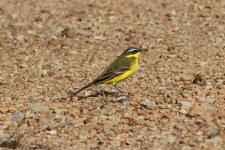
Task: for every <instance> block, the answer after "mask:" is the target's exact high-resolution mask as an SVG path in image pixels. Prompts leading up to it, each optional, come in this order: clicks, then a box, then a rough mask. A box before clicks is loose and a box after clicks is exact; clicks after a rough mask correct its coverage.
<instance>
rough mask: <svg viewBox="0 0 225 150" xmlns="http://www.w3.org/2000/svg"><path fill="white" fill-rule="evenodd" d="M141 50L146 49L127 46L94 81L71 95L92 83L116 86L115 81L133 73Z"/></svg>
mask: <svg viewBox="0 0 225 150" xmlns="http://www.w3.org/2000/svg"><path fill="white" fill-rule="evenodd" d="M143 51H147V49H142V48H136V47H128V48H127V49H126V50H125V51H124V52H123V53H122V54H121V55H120V56H119V57H118V58H117V59H116V60H114V61H113V62H112V63H111V64H110V65H109V66H108V67H107V68H106V69H105V70H104V71H103V72H102V73H101V74H100V75H99V76H98V77H97V78H96V79H95V80H94V81H92V82H91V83H89V84H88V85H86V86H84V87H82V88H81V89H79V90H78V91H76V92H75V93H72V95H73V96H74V95H77V94H78V93H80V92H81V91H83V90H85V89H86V88H88V87H90V86H92V85H99V84H112V85H113V86H114V87H116V83H118V82H120V81H122V80H125V79H126V78H128V77H129V76H131V75H132V74H134V72H135V71H136V70H137V67H138V56H139V54H140V52H143ZM116 88H117V87H116ZM117 89H118V88H117ZM118 90H119V89H118ZM119 91H120V90H119Z"/></svg>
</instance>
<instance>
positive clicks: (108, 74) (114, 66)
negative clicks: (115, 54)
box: [93, 58, 133, 84]
mask: <svg viewBox="0 0 225 150" xmlns="http://www.w3.org/2000/svg"><path fill="white" fill-rule="evenodd" d="M132 62H133V58H118V59H116V60H115V61H114V62H113V63H111V64H110V65H109V66H108V67H107V68H106V69H105V70H104V71H103V72H102V73H101V74H100V75H99V76H98V77H97V78H96V79H95V80H94V81H93V84H98V83H102V82H104V81H107V80H110V79H113V78H115V77H116V76H118V75H121V74H123V73H125V72H126V71H128V70H129V69H130V67H131V66H132Z"/></svg>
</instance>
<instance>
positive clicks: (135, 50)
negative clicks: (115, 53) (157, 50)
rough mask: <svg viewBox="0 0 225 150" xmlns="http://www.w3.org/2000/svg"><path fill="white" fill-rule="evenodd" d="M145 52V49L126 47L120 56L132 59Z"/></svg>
mask: <svg viewBox="0 0 225 150" xmlns="http://www.w3.org/2000/svg"><path fill="white" fill-rule="evenodd" d="M144 51H147V49H143V48H136V47H128V48H127V49H126V50H125V51H124V52H123V53H122V55H124V56H127V57H132V56H138V55H139V53H140V52H144Z"/></svg>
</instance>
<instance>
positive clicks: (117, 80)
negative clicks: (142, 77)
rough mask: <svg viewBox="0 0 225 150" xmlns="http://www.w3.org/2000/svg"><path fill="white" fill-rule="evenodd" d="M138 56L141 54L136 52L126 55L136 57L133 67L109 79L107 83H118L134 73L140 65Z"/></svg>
mask: <svg viewBox="0 0 225 150" xmlns="http://www.w3.org/2000/svg"><path fill="white" fill-rule="evenodd" d="M138 56H139V53H136V54H130V55H128V56H126V57H127V58H130V57H132V58H135V59H134V61H133V62H132V64H131V67H130V68H131V69H130V70H129V71H127V72H125V73H123V74H121V75H119V76H117V77H115V78H113V79H111V80H109V81H106V82H105V84H116V83H118V82H120V81H123V80H125V79H126V78H128V77H129V76H131V75H132V74H134V72H135V71H136V70H137V67H138Z"/></svg>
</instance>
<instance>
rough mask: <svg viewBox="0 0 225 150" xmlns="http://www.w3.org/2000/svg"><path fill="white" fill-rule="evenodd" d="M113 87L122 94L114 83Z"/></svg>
mask: <svg viewBox="0 0 225 150" xmlns="http://www.w3.org/2000/svg"><path fill="white" fill-rule="evenodd" d="M113 87H114V88H116V89H117V91H119V93H120V94H121V95H123V92H122V91H121V90H120V89H119V88H118V87H117V86H116V84H113Z"/></svg>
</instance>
